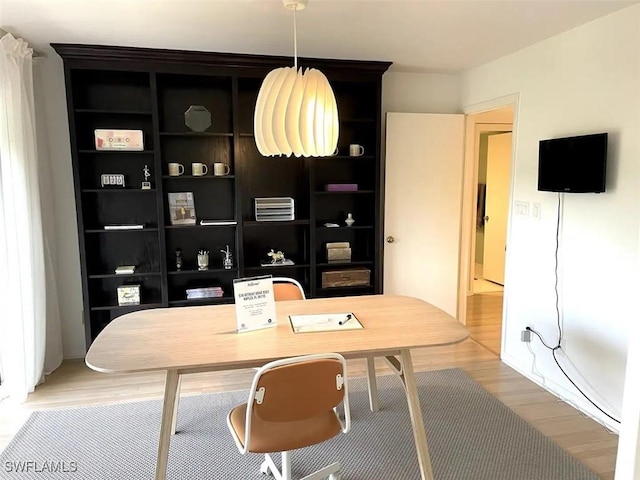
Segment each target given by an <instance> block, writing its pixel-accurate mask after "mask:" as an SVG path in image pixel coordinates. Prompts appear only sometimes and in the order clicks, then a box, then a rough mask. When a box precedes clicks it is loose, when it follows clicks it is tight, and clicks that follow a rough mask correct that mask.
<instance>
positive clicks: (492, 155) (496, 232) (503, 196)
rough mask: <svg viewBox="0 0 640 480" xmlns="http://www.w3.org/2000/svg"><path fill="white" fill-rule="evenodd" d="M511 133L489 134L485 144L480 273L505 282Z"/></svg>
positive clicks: (502, 282) (490, 278)
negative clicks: (484, 196) (484, 198)
mask: <svg viewBox="0 0 640 480" xmlns="http://www.w3.org/2000/svg"><path fill="white" fill-rule="evenodd" d="M511 141H512V135H511V133H500V134H497V135H490V136H489V139H488V147H487V191H486V203H485V222H484V251H483V260H482V265H483V266H482V276H483V277H484V278H485V279H486V280H489V281H491V282H495V283H499V284H500V285H504V257H505V249H506V246H507V217H508V215H509V177H510V173H511V172H510V170H511Z"/></svg>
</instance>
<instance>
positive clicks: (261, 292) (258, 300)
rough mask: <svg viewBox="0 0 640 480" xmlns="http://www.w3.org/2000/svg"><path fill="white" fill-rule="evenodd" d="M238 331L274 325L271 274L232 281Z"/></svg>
mask: <svg viewBox="0 0 640 480" xmlns="http://www.w3.org/2000/svg"><path fill="white" fill-rule="evenodd" d="M233 295H234V297H235V300H236V323H237V327H238V333H240V332H249V331H251V330H258V329H260V328H269V327H275V326H276V302H275V300H274V297H273V280H272V277H271V275H264V276H261V277H251V278H239V279H236V280H234V281H233Z"/></svg>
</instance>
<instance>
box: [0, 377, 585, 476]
mask: <svg viewBox="0 0 640 480" xmlns="http://www.w3.org/2000/svg"><path fill="white" fill-rule="evenodd" d="M417 381H418V388H419V392H420V401H421V404H422V410H423V414H424V420H425V425H426V429H427V438H428V442H429V448H430V453H431V458H432V462H433V470H434V475H435V478H436V480H465V479H469V480H501V479H504V480H527V479H530V480H545V479H548V480H590V479H597V478H598V477H597V476H596V475H595V474H594V473H593V472H591V471H590V470H589V469H588V468H586V467H585V466H583V465H582V464H580V463H579V462H578V461H576V460H575V459H573V457H571V456H569V455H568V454H567V453H565V452H564V451H563V450H561V449H560V448H559V447H557V446H556V445H555V444H554V443H553V442H551V441H550V440H548V439H547V438H546V437H544V436H543V435H542V434H541V433H539V432H538V431H537V430H535V429H534V428H533V427H531V426H530V425H529V424H528V423H526V422H525V421H524V420H522V419H521V418H520V417H518V416H517V415H516V414H515V413H513V412H512V411H511V410H509V408H507V407H506V406H504V405H503V404H502V403H501V402H500V401H498V400H497V399H495V398H494V397H493V396H491V395H490V394H489V393H487V392H486V391H485V390H484V389H483V388H482V387H481V386H480V385H479V384H477V383H476V382H475V381H474V380H472V379H471V378H469V377H468V376H467V375H466V374H465V373H464V372H462V371H461V370H458V369H450V370H439V371H434V372H426V373H419V374H417ZM349 386H350V390H351V392H350V401H351V410H352V420H353V423H352V430H351V431H350V432H349V433H348V434H346V435H339V436H337V437H335V438H334V439H332V440H330V441H328V442H325V443H323V444H321V445H317V446H314V447H310V448H307V449H301V450H297V451H295V452H294V453H293V455H292V458H293V473H294V478H299V477H301V476H304V474H305V473H309V472H311V471H313V470H316V469H318V468H320V467H322V466H324V465H326V464H329V463H331V462H333V461H336V460H337V461H340V462H341V463H342V468H343V470H342V474H343V480H380V479H383V478H385V479H390V480H414V479H415V480H419V479H420V472H419V470H418V464H417V459H416V453H415V446H414V442H413V435H412V432H411V424H410V420H409V414H408V410H407V403H406V399H405V396H404V393H403V389H402V386H401V383H400V380H399V379H397V378H396V377H394V376H384V377H380V378H379V379H378V388H379V395H380V405H381V410H380V411H379V412H376V413H372V412H370V411H369V408H368V396H367V388H366V383H365V381H364V379H355V380H353V381H351V382H350V383H349ZM246 398H247V393H246V392H233V393H224V394H208V395H198V396H190V397H185V398H182V400H181V402H180V410H179V414H178V415H179V416H178V430H179V432H178V434H176V435H175V436H174V437H173V438H172V440H171V451H170V455H169V469H168V479H170V480H202V479H221V480H222V479H224V480H251V479H256V480H257V479H262V478H265V477H263V476H262V475H261V474H260V472H259V467H260V463H261V462H262V458H263V457H262V456H261V455H256V454H250V455H244V456H243V455H240V453H239V452H238V450H237V449H236V447H235V444H234V442H233V440H232V439H231V436H230V434H229V432H228V430H227V426H226V415H227V412H228V411H229V410H230V409H231V408H232V407H233V406H235V405H237V404H240V403H243V402H245V401H246ZM161 409H162V404H161V402H160V401H145V402H135V403H128V404H120V405H110V406H101V407H85V408H77V409H70V410H49V411H42V412H35V413H34V414H33V415H32V416H31V417H30V418H29V420H28V421H27V423H26V424H25V426H24V427H23V428H22V429H21V430H20V431H19V433H18V434H17V435H16V437H15V438H14V439H13V440H12V441H11V443H10V444H9V445H8V446H7V448H6V449H5V451H4V452H3V453H2V454H0V478H2V479H10V480H23V479H34V480H45V479H46V480H58V479H69V480H80V479H82V480H103V479H104V480H123V479H136V480H145V479H149V480H151V479H153V477H154V466H155V461H156V449H157V444H158V432H159V428H160V415H161ZM278 457H279V456H278ZM20 462H22V463H20ZM25 462H31V463H30V464H27V463H25ZM29 465H30V466H29ZM27 469H28V470H29V471H28V472H27V471H26V470H27ZM16 470H21V472H17V471H16Z"/></svg>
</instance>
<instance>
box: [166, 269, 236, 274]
mask: <svg viewBox="0 0 640 480" xmlns="http://www.w3.org/2000/svg"><path fill="white" fill-rule="evenodd" d="M207 273H238V269H237V268H231V269H228V268H208V269H207V270H191V269H185V270H169V271H168V272H167V274H168V275H203V274H207Z"/></svg>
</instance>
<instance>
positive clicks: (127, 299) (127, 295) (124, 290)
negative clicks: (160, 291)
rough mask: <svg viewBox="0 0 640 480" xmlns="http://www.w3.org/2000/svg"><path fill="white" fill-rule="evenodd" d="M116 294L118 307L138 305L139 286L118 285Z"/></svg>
mask: <svg viewBox="0 0 640 480" xmlns="http://www.w3.org/2000/svg"><path fill="white" fill-rule="evenodd" d="M117 292H118V306H121V307H122V306H127V305H140V285H120V286H119V287H118V288H117Z"/></svg>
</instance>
